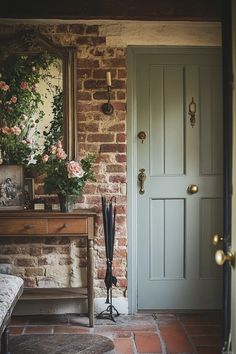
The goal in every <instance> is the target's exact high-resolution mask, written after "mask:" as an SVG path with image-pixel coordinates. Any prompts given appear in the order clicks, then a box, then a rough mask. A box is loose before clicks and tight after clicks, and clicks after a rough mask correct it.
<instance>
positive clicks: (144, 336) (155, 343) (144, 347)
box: [134, 333, 162, 353]
mask: <svg viewBox="0 0 236 354" xmlns="http://www.w3.org/2000/svg"><path fill="white" fill-rule="evenodd" d="M134 339H135V344H136V348H137V351H138V353H162V350H161V343H160V338H159V337H158V334H156V333H135V337H134Z"/></svg>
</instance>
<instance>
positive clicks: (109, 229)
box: [97, 197, 119, 322]
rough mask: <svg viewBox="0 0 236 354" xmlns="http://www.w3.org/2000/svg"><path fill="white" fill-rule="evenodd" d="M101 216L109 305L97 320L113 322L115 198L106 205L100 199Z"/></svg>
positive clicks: (104, 201)
mask: <svg viewBox="0 0 236 354" xmlns="http://www.w3.org/2000/svg"><path fill="white" fill-rule="evenodd" d="M102 215H103V229H104V239H105V251H106V264H107V269H106V275H105V279H104V282H105V285H106V288H107V298H106V304H109V306H108V307H107V309H106V310H105V311H102V312H101V313H100V314H99V315H98V316H97V318H108V319H111V320H112V321H114V322H115V320H114V317H113V313H112V310H113V309H114V310H115V312H116V316H119V312H118V311H117V309H116V308H115V307H114V306H113V305H112V285H115V286H116V284H117V279H116V277H114V275H113V274H112V261H113V251H114V240H115V222H116V198H115V197H112V198H111V199H110V201H109V203H107V201H106V198H105V197H102Z"/></svg>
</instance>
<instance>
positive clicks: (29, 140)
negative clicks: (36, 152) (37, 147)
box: [25, 138, 33, 145]
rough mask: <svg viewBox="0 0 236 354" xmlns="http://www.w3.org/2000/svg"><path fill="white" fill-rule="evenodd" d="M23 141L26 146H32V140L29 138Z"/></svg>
mask: <svg viewBox="0 0 236 354" xmlns="http://www.w3.org/2000/svg"><path fill="white" fill-rule="evenodd" d="M25 141H26V144H28V145H30V144H32V142H33V140H32V139H30V138H26V139H25Z"/></svg>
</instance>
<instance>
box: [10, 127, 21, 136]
mask: <svg viewBox="0 0 236 354" xmlns="http://www.w3.org/2000/svg"><path fill="white" fill-rule="evenodd" d="M11 133H12V134H15V135H20V133H21V129H20V128H19V127H16V126H14V127H12V128H11Z"/></svg>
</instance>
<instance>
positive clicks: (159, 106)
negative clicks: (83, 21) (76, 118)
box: [136, 48, 223, 310]
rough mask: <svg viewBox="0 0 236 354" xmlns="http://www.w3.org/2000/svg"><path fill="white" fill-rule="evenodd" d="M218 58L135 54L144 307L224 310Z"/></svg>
mask: <svg viewBox="0 0 236 354" xmlns="http://www.w3.org/2000/svg"><path fill="white" fill-rule="evenodd" d="M220 59H221V53H220V51H219V50H218V49H210V48H205V49H203V48H202V49H201V48H200V49H195V48H194V49H193V48H192V49H184V48H182V50H180V49H178V50H177V49H176V50H174V49H162V50H159V52H156V53H155V51H153V52H152V53H149V54H147V53H139V54H136V90H137V102H136V111H137V133H138V132H142V131H143V132H145V134H146V139H144V140H143V142H142V140H141V139H139V138H138V137H137V165H138V170H137V230H138V235H137V259H138V262H137V274H138V275H137V279H138V285H137V286H138V294H137V295H138V296H137V297H138V299H137V302H138V309H139V310H141V309H215V308H219V307H221V289H222V285H221V278H222V273H221V269H220V267H218V266H217V265H216V264H215V260H214V254H215V251H216V249H215V247H214V246H213V245H212V243H211V237H212V235H213V234H215V233H221V232H222V218H223V211H222V187H223V182H222V181H223V177H222V151H223V148H222V92H221V88H222V83H221V60H220ZM191 102H192V103H193V104H192V105H191V108H192V110H194V103H195V104H196V114H195V117H194V116H192V124H191V121H190V114H189V113H188V112H189V104H190V103H191ZM194 119H195V122H194ZM142 168H143V169H145V171H144V172H145V174H146V179H145V181H144V189H145V192H144V194H140V193H139V190H140V187H141V182H140V181H139V180H138V173H139V172H140V171H139V170H140V169H142ZM191 185H194V186H197V188H198V191H197V192H196V187H193V188H192V192H193V193H189V192H188V191H187V190H188V187H189V186H191ZM194 192H196V193H194Z"/></svg>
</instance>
